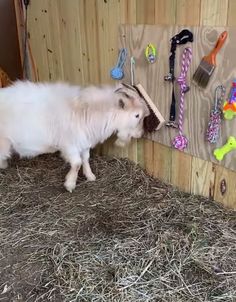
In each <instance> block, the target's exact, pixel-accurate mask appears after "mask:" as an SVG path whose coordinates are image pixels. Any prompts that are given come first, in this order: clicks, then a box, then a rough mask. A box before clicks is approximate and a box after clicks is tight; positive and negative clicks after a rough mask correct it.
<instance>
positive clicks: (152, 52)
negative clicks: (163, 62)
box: [145, 43, 157, 64]
mask: <svg viewBox="0 0 236 302" xmlns="http://www.w3.org/2000/svg"><path fill="white" fill-rule="evenodd" d="M145 57H146V59H147V60H148V62H149V63H151V64H153V63H155V62H156V59H157V50H156V48H155V46H154V45H153V44H151V43H149V44H148V45H147V47H146V49H145Z"/></svg>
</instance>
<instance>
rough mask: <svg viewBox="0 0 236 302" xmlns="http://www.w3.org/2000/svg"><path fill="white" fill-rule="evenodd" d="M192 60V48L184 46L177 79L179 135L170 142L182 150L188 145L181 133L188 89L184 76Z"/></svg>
mask: <svg viewBox="0 0 236 302" xmlns="http://www.w3.org/2000/svg"><path fill="white" fill-rule="evenodd" d="M191 60H192V50H191V48H190V47H186V48H185V49H184V51H183V55H182V66H181V72H180V76H179V77H178V79H177V82H178V84H179V85H180V104H179V135H177V136H176V137H175V138H174V140H173V142H172V144H173V146H174V147H175V148H176V149H178V150H181V151H182V150H184V149H185V148H186V147H187V145H188V139H187V138H186V136H184V135H183V120H184V94H185V93H186V92H188V91H189V87H188V86H187V84H186V76H187V71H188V68H189V65H190V63H191Z"/></svg>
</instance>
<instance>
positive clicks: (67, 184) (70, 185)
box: [64, 181, 76, 193]
mask: <svg viewBox="0 0 236 302" xmlns="http://www.w3.org/2000/svg"><path fill="white" fill-rule="evenodd" d="M75 186H76V184H75V183H72V182H69V181H65V183H64V187H65V188H66V190H67V191H68V192H70V193H72V192H73V190H74V189H75Z"/></svg>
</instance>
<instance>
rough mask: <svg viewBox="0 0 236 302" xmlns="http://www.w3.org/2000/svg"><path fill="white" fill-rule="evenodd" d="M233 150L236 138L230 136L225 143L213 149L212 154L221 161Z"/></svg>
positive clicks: (235, 148)
mask: <svg viewBox="0 0 236 302" xmlns="http://www.w3.org/2000/svg"><path fill="white" fill-rule="evenodd" d="M233 150H236V139H235V137H233V136H230V137H229V138H228V140H227V143H226V144H225V145H223V146H222V147H220V148H217V149H215V150H214V156H215V158H216V159H217V160H218V161H221V160H222V159H223V158H224V156H225V155H226V154H227V153H229V152H231V151H233Z"/></svg>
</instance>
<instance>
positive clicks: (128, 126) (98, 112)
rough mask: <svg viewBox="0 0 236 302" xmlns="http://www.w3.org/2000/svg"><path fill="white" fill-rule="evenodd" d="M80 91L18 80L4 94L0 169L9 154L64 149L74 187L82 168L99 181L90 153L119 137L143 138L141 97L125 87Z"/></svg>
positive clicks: (69, 186)
mask: <svg viewBox="0 0 236 302" xmlns="http://www.w3.org/2000/svg"><path fill="white" fill-rule="evenodd" d="M116 90H117V87H111V86H104V87H94V86H90V87H85V88H82V87H79V86H73V85H69V84H67V83H63V82H59V83H32V82H28V81H26V82H23V81H18V82H16V83H14V84H13V85H12V86H10V87H7V88H3V89H1V90H0V167H1V168H5V167H6V166H7V162H6V160H7V158H8V157H10V156H11V151H12V150H13V151H15V152H17V153H18V154H19V155H20V156H23V157H25V156H26V157H32V156H37V155H39V154H43V153H49V152H55V151H60V152H61V154H62V155H63V157H64V158H65V160H66V161H68V162H69V163H70V164H71V170H70V171H69V173H68V174H67V176H66V181H65V187H66V188H67V190H69V191H72V190H73V189H74V188H75V184H76V179H77V174H78V170H79V169H80V166H81V164H83V172H84V174H85V175H86V177H87V179H89V180H95V176H94V174H93V173H92V171H91V169H90V166H89V150H90V148H93V147H95V146H96V145H97V144H98V143H102V142H104V141H105V140H106V139H107V138H108V137H110V136H111V135H112V134H113V133H117V136H118V140H117V144H118V145H124V144H125V143H127V142H129V141H130V139H131V138H132V137H135V138H139V137H141V136H142V134H143V118H144V116H145V115H147V114H148V111H147V108H146V107H145V105H144V104H143V103H142V102H140V99H139V96H138V95H137V94H135V93H134V92H133V91H127V88H124V87H120V88H119V89H118V90H117V91H116Z"/></svg>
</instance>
